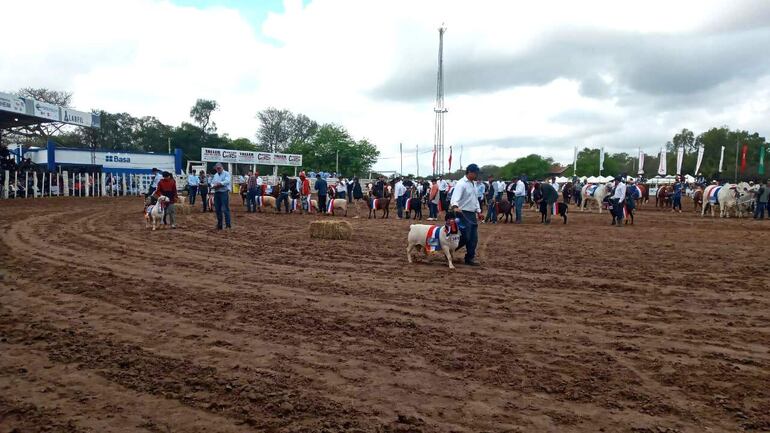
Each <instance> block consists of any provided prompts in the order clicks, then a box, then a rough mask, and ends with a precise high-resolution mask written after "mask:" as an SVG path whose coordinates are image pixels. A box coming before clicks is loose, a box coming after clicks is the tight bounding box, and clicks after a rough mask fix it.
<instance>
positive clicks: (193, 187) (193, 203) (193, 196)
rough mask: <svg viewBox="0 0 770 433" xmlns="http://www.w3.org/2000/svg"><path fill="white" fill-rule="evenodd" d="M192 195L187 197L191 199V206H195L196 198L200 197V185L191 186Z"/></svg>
mask: <svg viewBox="0 0 770 433" xmlns="http://www.w3.org/2000/svg"><path fill="white" fill-rule="evenodd" d="M189 188H190V193H189V194H187V197H188V198H189V199H190V205H191V206H195V197H197V196H198V185H190V187H189Z"/></svg>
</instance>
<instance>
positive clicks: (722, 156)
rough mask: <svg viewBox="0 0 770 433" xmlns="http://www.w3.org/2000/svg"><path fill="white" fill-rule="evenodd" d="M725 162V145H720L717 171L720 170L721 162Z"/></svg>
mask: <svg viewBox="0 0 770 433" xmlns="http://www.w3.org/2000/svg"><path fill="white" fill-rule="evenodd" d="M723 162H725V147H724V146H722V154H721V155H720V156H719V172H720V173H721V172H722V163H723Z"/></svg>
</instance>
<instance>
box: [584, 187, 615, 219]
mask: <svg viewBox="0 0 770 433" xmlns="http://www.w3.org/2000/svg"><path fill="white" fill-rule="evenodd" d="M594 187H596V189H593V188H594ZM592 189H593V192H591V190H592ZM609 191H610V186H609V184H605V185H594V184H590V183H589V184H586V185H585V186H583V189H581V190H580V196H581V197H582V198H583V202H582V203H581V204H580V210H581V211H584V210H586V203H587V202H588V200H593V201H595V202H596V205H597V206H598V207H599V213H602V200H603V199H604V197H605V196H606V195H607V194H609Z"/></svg>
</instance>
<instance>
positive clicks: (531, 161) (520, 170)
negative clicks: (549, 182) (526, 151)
mask: <svg viewBox="0 0 770 433" xmlns="http://www.w3.org/2000/svg"><path fill="white" fill-rule="evenodd" d="M552 166H553V159H552V158H543V157H542V156H540V155H537V154H534V153H533V154H531V155H527V156H525V157H523V158H518V159H516V160H515V161H511V162H509V163H508V164H505V165H504V166H503V167H502V168H501V169H500V173H499V174H498V176H499V177H502V178H503V179H511V178H513V177H515V176H520V175H522V174H526V175H527V176H528V177H529V178H530V179H544V178H545V177H546V176H547V175H548V173H549V172H550V171H551V167H552Z"/></svg>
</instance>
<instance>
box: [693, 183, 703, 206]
mask: <svg viewBox="0 0 770 433" xmlns="http://www.w3.org/2000/svg"><path fill="white" fill-rule="evenodd" d="M692 202H693V205H694V206H693V212H698V207H699V206H700V208H701V210H702V209H703V188H701V187H697V188H696V189H695V193H694V194H693V195H692Z"/></svg>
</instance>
